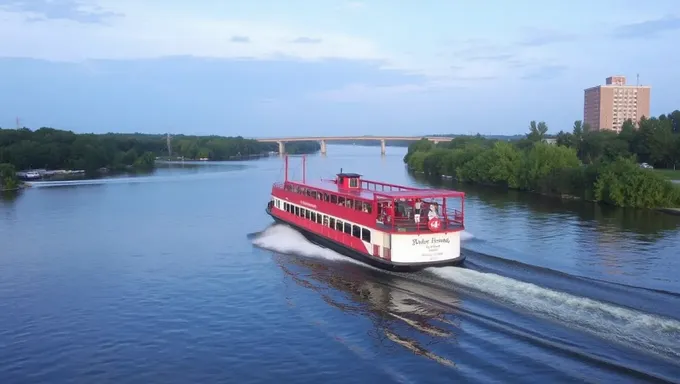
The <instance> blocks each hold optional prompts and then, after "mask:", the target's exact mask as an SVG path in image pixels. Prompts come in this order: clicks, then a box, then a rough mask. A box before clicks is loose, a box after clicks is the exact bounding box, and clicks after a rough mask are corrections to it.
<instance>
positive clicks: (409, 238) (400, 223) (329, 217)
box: [266, 156, 465, 272]
mask: <svg viewBox="0 0 680 384" xmlns="http://www.w3.org/2000/svg"><path fill="white" fill-rule="evenodd" d="M288 159H289V157H288V156H285V159H284V162H285V165H284V167H285V171H284V172H285V177H284V181H283V182H276V183H274V184H273V186H272V191H271V199H270V201H269V202H268V204H267V208H266V212H267V213H268V214H269V215H270V216H271V217H272V218H273V219H274V221H275V222H277V223H280V224H286V225H288V226H290V227H292V228H293V229H295V230H297V231H299V232H300V233H302V234H303V235H304V236H305V237H306V238H307V239H309V240H310V241H312V242H313V243H316V244H318V245H321V246H323V247H326V248H329V249H332V250H334V251H336V252H338V253H340V254H343V255H346V256H349V257H351V258H354V259H356V260H359V261H362V262H364V263H367V264H370V265H373V266H375V267H378V268H382V269H387V270H392V271H400V272H409V271H417V270H420V269H423V268H426V267H433V266H455V265H459V264H460V263H462V262H463V260H464V258H465V256H464V255H462V254H461V247H460V242H461V239H460V238H461V232H462V231H463V230H464V229H465V224H464V203H465V194H464V193H463V192H459V191H451V190H442V189H425V188H415V187H409V186H403V185H396V184H389V183H384V182H379V181H372V180H364V179H363V178H362V175H360V174H357V173H345V172H343V171H342V169H341V170H340V173H338V174H336V175H335V179H328V180H324V179H321V180H320V181H318V182H307V180H306V175H305V173H306V169H305V166H306V158H305V157H304V156H303V157H302V180H301V181H293V180H289V178H288V173H289V172H288V165H289V160H288Z"/></svg>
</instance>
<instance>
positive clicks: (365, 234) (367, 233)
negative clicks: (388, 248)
mask: <svg viewBox="0 0 680 384" xmlns="http://www.w3.org/2000/svg"><path fill="white" fill-rule="evenodd" d="M361 240H363V241H365V242H367V243H370V242H371V230H370V229H366V228H361Z"/></svg>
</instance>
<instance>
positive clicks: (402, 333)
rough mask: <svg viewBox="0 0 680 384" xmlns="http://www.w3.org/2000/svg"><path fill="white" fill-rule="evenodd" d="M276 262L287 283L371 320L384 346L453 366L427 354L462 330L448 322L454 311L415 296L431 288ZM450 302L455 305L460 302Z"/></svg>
mask: <svg viewBox="0 0 680 384" xmlns="http://www.w3.org/2000/svg"><path fill="white" fill-rule="evenodd" d="M274 260H275V262H276V264H277V265H278V266H279V268H281V270H282V271H283V273H284V280H287V281H292V282H294V283H295V284H297V285H298V286H300V287H304V288H307V289H309V290H312V291H314V292H316V293H317V294H319V295H320V296H321V298H322V299H323V301H324V302H326V303H327V304H328V305H330V306H331V307H334V308H336V309H338V310H340V311H342V312H343V313H346V314H352V315H356V316H362V317H364V318H366V319H368V320H369V321H370V322H371V323H372V324H373V327H372V329H371V330H370V331H369V332H368V334H369V336H371V338H373V339H374V340H375V341H376V342H377V343H379V344H380V345H381V346H383V347H388V348H389V347H395V346H399V347H402V348H405V349H408V350H409V351H411V352H413V353H415V354H417V355H420V356H424V357H426V358H429V359H432V360H434V361H436V362H438V363H440V364H443V365H446V366H455V364H454V363H453V362H452V361H450V360H448V359H446V358H444V357H441V356H438V355H437V354H435V353H433V352H431V351H429V350H428V349H427V348H426V347H427V346H431V345H433V344H435V343H438V342H441V341H444V340H449V341H451V340H455V330H456V329H457V328H460V323H459V321H458V319H455V318H454V319H455V320H450V319H448V318H447V317H446V315H451V314H452V313H451V309H450V308H440V307H438V306H437V305H434V304H430V303H425V302H424V300H423V299H424V297H425V296H423V297H419V295H417V294H413V293H412V292H418V291H421V292H422V291H423V290H424V289H429V288H424V287H423V286H422V284H415V283H413V282H410V281H408V280H406V279H402V278H400V277H397V276H392V275H387V274H383V273H381V272H379V271H372V270H367V269H366V268H362V267H361V266H358V265H352V264H336V263H333V264H332V265H329V264H326V263H323V262H322V261H319V260H314V259H311V258H306V257H298V256H293V255H281V254H278V253H274ZM338 293H341V294H342V295H341V297H338V296H339V295H338ZM447 295H448V296H450V293H447ZM289 300H290V299H289ZM447 301H453V302H454V303H456V302H457V300H456V298H448V300H447ZM437 323H439V324H437Z"/></svg>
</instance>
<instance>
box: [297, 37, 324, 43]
mask: <svg viewBox="0 0 680 384" xmlns="http://www.w3.org/2000/svg"><path fill="white" fill-rule="evenodd" d="M292 42H293V43H295V44H319V43H321V42H323V40H321V39H315V38H312V37H304V36H302V37H298V38H297V39H294V40H293V41H292Z"/></svg>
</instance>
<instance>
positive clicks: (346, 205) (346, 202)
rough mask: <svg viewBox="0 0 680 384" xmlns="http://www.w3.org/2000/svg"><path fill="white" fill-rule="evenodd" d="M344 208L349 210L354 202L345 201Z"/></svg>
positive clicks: (350, 200)
mask: <svg viewBox="0 0 680 384" xmlns="http://www.w3.org/2000/svg"><path fill="white" fill-rule="evenodd" d="M345 207H347V208H350V209H352V208H354V200H352V199H347V200H346V201H345Z"/></svg>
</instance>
